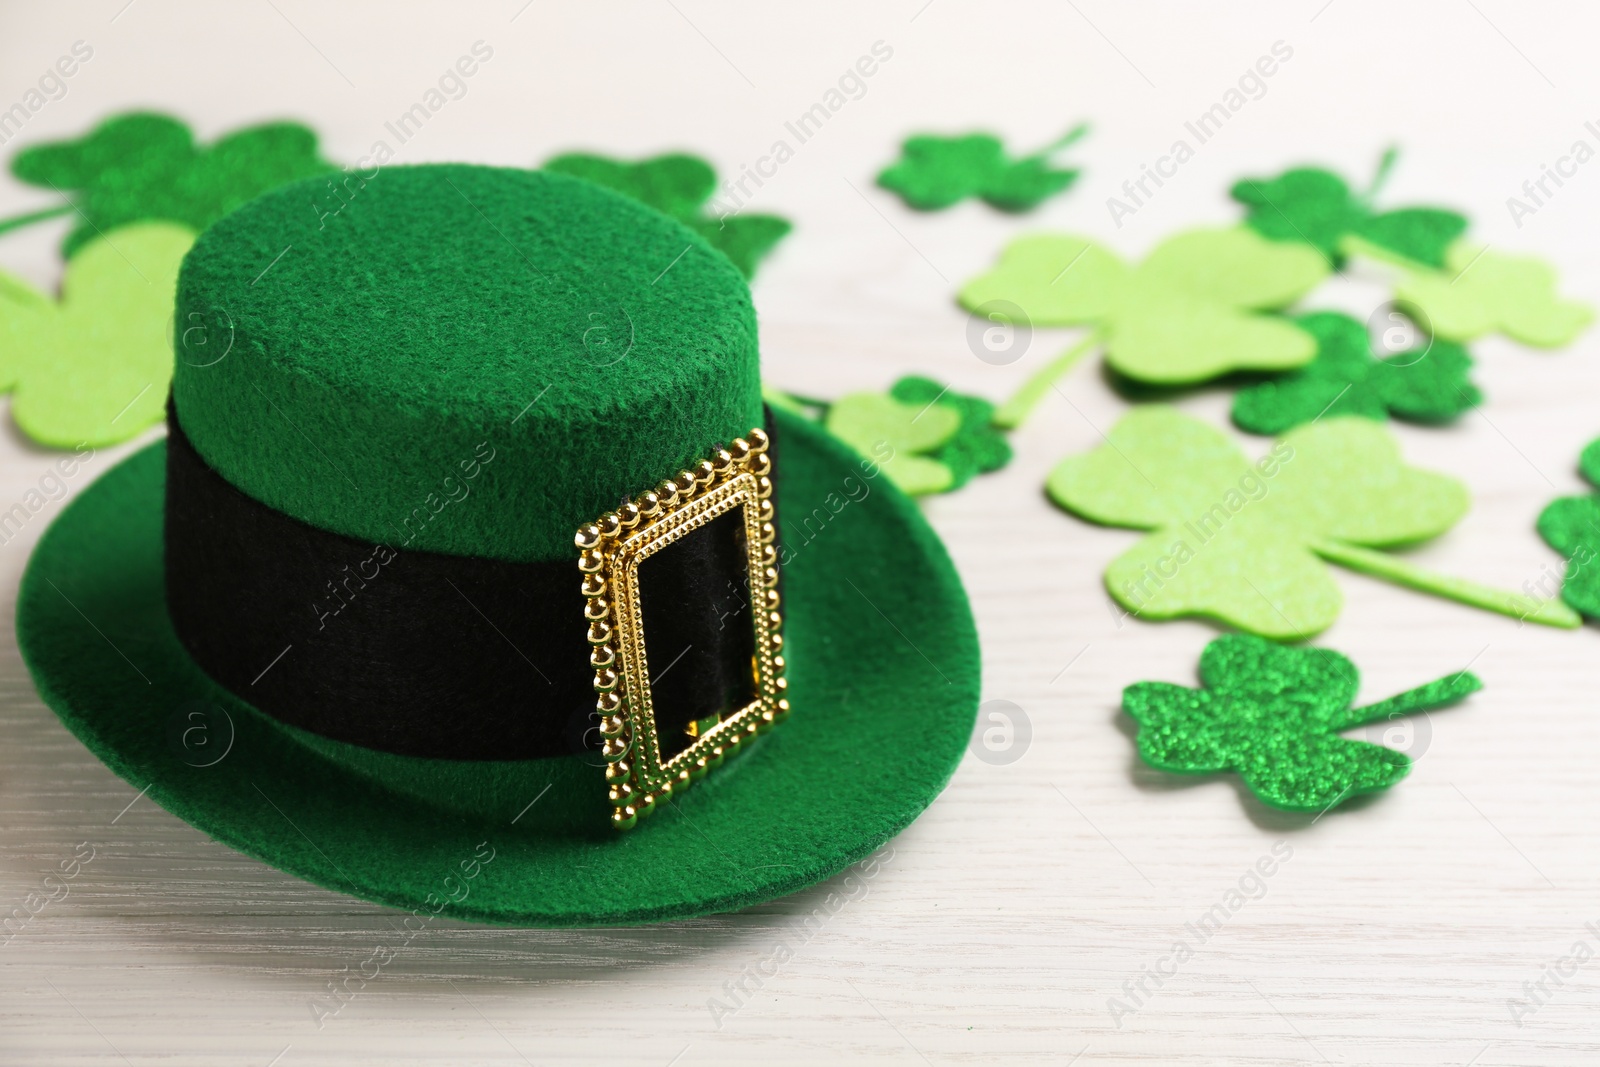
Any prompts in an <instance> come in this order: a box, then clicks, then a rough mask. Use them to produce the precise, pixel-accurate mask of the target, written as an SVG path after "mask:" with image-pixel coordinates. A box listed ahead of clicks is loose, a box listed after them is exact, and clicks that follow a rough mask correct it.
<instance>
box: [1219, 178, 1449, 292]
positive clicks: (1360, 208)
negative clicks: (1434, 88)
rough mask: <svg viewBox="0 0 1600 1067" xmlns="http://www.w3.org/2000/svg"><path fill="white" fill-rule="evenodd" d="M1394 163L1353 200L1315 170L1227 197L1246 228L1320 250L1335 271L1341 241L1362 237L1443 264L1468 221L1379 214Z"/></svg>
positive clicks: (1430, 214)
mask: <svg viewBox="0 0 1600 1067" xmlns="http://www.w3.org/2000/svg"><path fill="white" fill-rule="evenodd" d="M1393 162H1394V153H1393V152H1392V151H1391V152H1390V153H1387V154H1386V155H1385V156H1384V161H1383V163H1382V164H1380V166H1379V169H1378V176H1377V177H1376V178H1375V179H1374V180H1373V188H1372V189H1371V190H1369V191H1368V192H1367V193H1365V194H1363V195H1360V196H1357V195H1355V194H1354V193H1352V192H1351V191H1350V187H1349V186H1348V185H1346V184H1345V180H1344V179H1343V178H1341V177H1339V176H1338V175H1337V174H1335V173H1333V172H1332V171H1328V170H1323V169H1322V168H1320V167H1296V168H1295V169H1293V170H1287V171H1284V172H1283V173H1282V174H1280V175H1278V176H1277V177H1276V178H1270V179H1268V178H1245V179H1244V180H1243V181H1239V182H1236V183H1235V184H1234V186H1233V189H1232V195H1233V198H1234V199H1235V200H1237V201H1238V202H1239V203H1241V204H1244V205H1245V206H1246V207H1248V208H1249V209H1250V210H1249V213H1248V214H1247V215H1246V217H1245V222H1246V224H1247V225H1248V226H1249V227H1250V228H1251V229H1253V230H1255V231H1256V232H1257V233H1259V234H1261V235H1262V236H1263V237H1270V238H1271V239H1273V240H1274V241H1300V242H1303V243H1305V244H1309V245H1312V246H1314V247H1315V248H1318V249H1320V250H1321V252H1322V254H1323V255H1325V256H1327V257H1328V259H1329V261H1331V262H1332V263H1333V264H1334V266H1336V267H1337V266H1339V265H1341V263H1342V260H1343V251H1342V249H1341V247H1340V243H1341V242H1342V241H1343V239H1344V238H1345V236H1346V235H1349V234H1354V235H1356V236H1358V237H1364V238H1366V239H1367V240H1368V241H1371V242H1372V243H1373V244H1375V245H1379V246H1381V247H1383V248H1387V249H1389V250H1391V251H1393V252H1395V253H1397V254H1399V255H1401V256H1404V257H1405V258H1407V259H1409V260H1412V261H1414V262H1417V263H1422V264H1426V265H1428V266H1430V267H1438V266H1441V265H1443V263H1444V253H1445V249H1446V247H1448V246H1449V244H1450V243H1451V242H1452V241H1454V240H1455V239H1456V238H1458V237H1460V236H1461V235H1462V233H1464V232H1465V231H1466V228H1467V220H1466V218H1465V217H1463V216H1461V215H1459V214H1457V213H1456V212H1454V211H1447V210H1445V209H1443V208H1432V207H1414V208H1401V209H1400V210H1398V211H1386V212H1383V213H1381V214H1378V213H1375V212H1374V211H1373V210H1372V204H1371V201H1372V198H1373V196H1374V195H1375V193H1376V191H1377V187H1378V186H1380V185H1381V184H1382V181H1383V178H1384V177H1385V176H1386V175H1387V173H1388V170H1389V167H1390V166H1391V165H1392V164H1393Z"/></svg>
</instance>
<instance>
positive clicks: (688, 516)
mask: <svg viewBox="0 0 1600 1067" xmlns="http://www.w3.org/2000/svg"><path fill="white" fill-rule="evenodd" d="M767 446H768V438H767V434H766V432H765V431H764V430H762V429H760V428H757V429H754V430H751V431H750V434H749V436H748V438H739V439H738V440H735V441H734V442H733V443H732V444H731V445H729V446H728V447H727V448H718V449H717V450H716V451H715V452H713V453H712V455H711V458H710V459H706V460H702V461H700V462H699V463H698V464H696V465H695V466H694V467H692V468H690V469H689V470H685V471H680V472H678V474H677V475H676V476H674V477H672V478H669V479H667V480H666V481H664V482H662V483H661V484H660V485H659V486H657V487H656V488H655V489H654V490H652V491H650V492H646V493H642V494H640V495H639V496H638V497H637V498H635V499H634V500H631V501H628V502H626V503H624V504H623V505H622V506H621V507H619V508H618V509H617V510H616V511H613V512H608V513H607V514H605V515H602V516H601V517H600V518H599V519H598V520H596V521H595V522H592V523H590V524H588V525H587V526H584V527H582V528H581V529H580V530H578V533H577V536H576V537H575V538H574V541H575V543H576V544H577V546H578V550H579V556H578V569H579V570H580V571H582V572H583V595H584V617H585V618H586V619H587V620H588V623H589V645H590V653H589V663H590V665H591V666H593V667H594V688H595V692H596V693H597V694H598V696H597V698H596V701H595V707H596V708H597V710H598V711H599V713H600V735H601V737H602V738H603V739H604V748H603V752H604V755H605V759H606V781H607V782H608V783H609V784H610V788H609V791H608V792H609V797H610V800H611V804H612V813H611V825H612V826H614V827H616V828H617V829H618V830H631V829H633V827H634V826H635V825H636V824H637V823H638V821H639V820H640V819H641V818H645V817H647V816H649V815H650V814H651V813H652V812H654V811H655V807H656V804H657V802H658V801H664V800H667V799H668V798H670V797H671V796H672V795H673V794H674V793H681V792H682V791H683V790H685V789H687V788H688V787H689V786H690V785H691V784H693V783H694V782H697V781H699V780H700V779H702V778H704V777H705V776H706V774H707V773H709V772H710V771H712V770H713V769H715V768H716V767H718V766H720V765H721V764H722V761H723V760H724V759H726V758H727V757H728V756H730V755H732V754H734V753H735V752H737V751H738V749H739V746H740V745H742V744H743V743H744V742H746V741H748V740H750V739H751V738H754V737H756V736H757V735H758V734H762V733H765V732H766V731H768V730H770V729H771V728H772V727H773V726H775V725H777V724H778V723H779V722H782V721H783V720H784V719H785V718H787V717H788V715H789V700H788V697H787V696H786V690H787V688H788V681H787V680H786V679H785V678H784V676H783V671H784V658H783V654H782V649H783V634H782V632H781V630H782V627H783V615H782V613H781V612H780V611H779V598H778V590H777V584H778V558H777V550H776V549H775V548H774V545H773V542H774V541H775V540H776V538H777V527H776V526H775V525H774V524H773V523H774V520H773V508H772V499H771V498H772V457H771V456H770V455H768V453H767ZM736 508H738V509H742V510H743V514H744V535H745V536H744V545H745V556H746V569H747V572H748V575H749V583H750V590H751V594H752V596H751V599H752V601H753V602H754V603H755V605H756V610H754V611H753V612H752V615H753V616H754V621H753V625H754V629H755V656H754V657H753V662H752V670H753V671H754V678H753V682H754V692H755V699H754V700H752V701H750V703H748V704H746V705H744V706H743V707H740V708H737V709H734V710H733V711H732V712H731V713H729V714H726V715H721V716H718V719H717V721H716V723H715V724H714V725H708V724H707V723H705V722H702V723H701V724H699V727H698V728H697V729H696V730H695V731H694V732H695V735H696V736H695V740H694V741H693V743H691V744H690V745H689V746H688V747H687V748H685V749H683V750H682V751H681V752H678V753H676V754H675V755H673V756H671V757H670V758H666V759H663V757H662V751H661V743H660V739H659V738H658V737H657V734H656V717H655V711H654V708H653V705H652V704H651V693H650V665H649V662H648V660H647V659H646V656H645V642H644V613H643V609H642V605H641V604H640V597H639V565H640V564H641V563H643V562H644V561H645V560H647V559H649V558H650V557H651V556H652V555H654V554H655V553H656V552H659V551H660V550H662V549H663V548H666V547H667V546H668V545H670V544H672V543H673V542H674V541H677V540H678V539H679V538H681V537H684V536H686V535H688V534H690V533H693V532H694V531H695V530H698V529H700V528H701V527H703V526H705V525H707V524H708V523H710V522H711V521H712V520H713V519H715V518H717V517H718V516H720V515H724V514H726V513H728V512H730V511H733V510H734V509H736Z"/></svg>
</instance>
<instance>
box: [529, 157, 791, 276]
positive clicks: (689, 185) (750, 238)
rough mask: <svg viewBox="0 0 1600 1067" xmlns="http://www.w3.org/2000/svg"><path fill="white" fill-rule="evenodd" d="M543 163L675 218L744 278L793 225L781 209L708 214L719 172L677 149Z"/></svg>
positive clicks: (546, 167)
mask: <svg viewBox="0 0 1600 1067" xmlns="http://www.w3.org/2000/svg"><path fill="white" fill-rule="evenodd" d="M543 169H544V170H548V171H554V172H556V173H558V174H567V175H571V176H572V177H574V178H582V179H584V180H585V181H591V182H594V183H595V184H597V185H604V186H605V187H606V188H608V189H614V190H616V191H617V192H619V193H622V194H623V195H624V196H630V197H632V198H633V199H635V200H638V201H640V202H641V203H643V204H646V205H648V206H649V207H653V208H655V209H656V210H657V211H659V212H661V213H662V214H663V215H667V216H669V217H671V218H674V219H677V220H678V221H679V222H681V223H683V224H684V225H685V226H687V227H689V228H690V229H691V230H693V231H695V232H696V233H698V234H699V235H700V236H701V237H704V238H705V239H706V240H707V241H709V242H710V243H711V246H712V247H713V248H716V249H717V250H718V251H720V252H721V253H722V254H723V255H725V256H727V257H728V258H729V259H731V260H732V261H733V265H734V266H735V267H738V268H739V272H740V273H741V274H743V275H744V276H745V277H746V278H750V277H752V276H754V275H755V272H756V264H758V263H759V262H761V260H762V258H763V257H764V256H766V254H767V253H768V252H770V251H772V249H773V246H774V245H776V244H777V243H778V242H779V241H781V240H782V239H783V237H784V235H785V234H787V233H788V232H789V230H790V229H792V226H791V225H790V223H789V220H788V219H785V218H780V217H779V216H777V215H756V214H749V215H746V214H737V215H734V214H729V215H724V216H723V217H721V218H708V217H707V216H705V215H704V214H703V212H702V209H703V208H704V207H705V204H706V201H708V200H710V199H711V194H712V193H714V192H716V190H717V172H716V170H714V169H713V168H712V166H711V164H709V163H707V162H706V161H705V160H703V159H700V158H699V157H697V156H691V155H685V154H683V153H678V152H674V153H669V154H667V155H661V156H654V157H652V158H650V159H643V160H640V161H638V162H637V163H630V162H627V161H624V160H620V159H610V158H608V157H606V156H599V155H591V154H589V153H585V152H569V153H567V154H565V155H560V156H556V157H554V158H553V159H548V160H546V161H545V164H544V167H543Z"/></svg>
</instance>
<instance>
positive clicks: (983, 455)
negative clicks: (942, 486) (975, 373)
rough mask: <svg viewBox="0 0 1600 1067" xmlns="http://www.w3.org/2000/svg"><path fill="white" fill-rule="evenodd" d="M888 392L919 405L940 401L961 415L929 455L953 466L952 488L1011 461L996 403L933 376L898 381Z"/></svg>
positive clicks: (951, 468)
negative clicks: (957, 389)
mask: <svg viewBox="0 0 1600 1067" xmlns="http://www.w3.org/2000/svg"><path fill="white" fill-rule="evenodd" d="M889 395H890V396H892V397H894V398H895V399H896V400H898V401H900V403H902V404H911V405H913V406H915V407H917V408H922V407H925V406H926V405H928V404H938V405H939V406H940V407H943V408H949V409H950V410H951V411H954V412H955V413H956V414H957V415H959V416H960V417H961V425H960V426H959V427H957V429H956V432H955V434H954V435H953V436H952V437H950V438H949V439H948V440H947V441H945V442H944V444H942V445H940V446H939V448H938V449H937V450H936V451H935V452H933V453H932V454H931V455H930V456H929V458H930V459H933V460H935V461H937V462H939V463H942V464H944V465H945V466H946V467H948V468H949V469H950V476H951V483H950V489H960V488H961V487H962V486H963V485H966V484H967V483H968V482H969V481H971V480H972V479H973V478H974V477H975V476H976V475H979V474H988V473H989V472H990V471H997V470H999V469H1000V468H1002V467H1004V466H1005V465H1006V464H1007V463H1010V462H1011V444H1010V442H1008V441H1007V440H1006V435H1005V434H1003V433H1001V432H1000V431H999V430H998V429H996V428H995V426H994V405H993V404H991V403H989V401H987V400H984V399H983V398H982V397H977V396H967V395H966V394H964V393H957V392H955V391H953V390H951V389H950V388H949V387H948V386H945V385H940V384H939V383H938V382H936V381H934V380H933V379H932V378H922V377H918V376H916V375H909V376H907V377H905V378H901V379H900V380H899V381H897V382H895V383H894V385H893V386H891V387H890V389H889ZM947 491H948V490H947Z"/></svg>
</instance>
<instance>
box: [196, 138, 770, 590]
mask: <svg viewBox="0 0 1600 1067" xmlns="http://www.w3.org/2000/svg"><path fill="white" fill-rule="evenodd" d="M317 190H318V183H317V181H315V180H313V181H311V182H305V183H301V184H297V185H291V186H288V187H286V188H283V189H280V190H277V191H276V192H272V193H268V194H267V195H265V196H263V197H261V198H259V199H257V200H255V201H253V202H251V203H250V204H249V205H247V206H246V207H244V208H242V209H240V210H239V211H236V212H234V213H233V214H231V215H229V216H228V217H227V218H225V219H223V220H222V221H221V222H219V223H217V224H216V225H215V226H213V227H212V228H211V229H210V230H207V231H206V232H205V233H204V234H203V235H202V236H201V237H200V240H199V241H198V242H197V243H196V244H195V247H194V250H193V251H192V252H191V253H190V255H189V257H188V259H187V260H186V261H185V263H184V267H183V272H182V274H181V275H180V278H179V284H178V321H179V322H182V323H191V322H192V323H194V324H195V327H191V328H190V329H192V330H195V331H196V332H193V333H190V332H189V331H187V330H186V331H185V332H184V334H182V335H180V339H179V344H178V353H177V355H178V360H177V368H176V373H175V375H174V377H173V386H172V388H173V396H174V398H175V400H176V403H177V407H178V413H179V415H180V417H181V418H182V419H183V426H184V429H185V430H186V431H187V433H188V435H189V438H190V440H191V441H193V442H194V446H195V448H196V450H197V451H199V453H200V455H201V456H203V457H204V458H205V459H206V461H207V462H208V463H209V464H210V465H211V466H212V467H213V468H214V469H215V470H216V471H218V473H220V474H221V475H222V476H223V477H224V478H226V479H227V480H228V481H229V482H231V483H233V484H234V485H235V486H237V487H238V488H240V489H241V490H243V491H244V492H245V493H247V494H249V495H250V496H253V497H255V498H256V499H257V500H260V501H262V502H264V503H266V504H268V505H270V506H272V507H274V508H277V509H278V510H279V511H283V512H286V513H288V514H290V515H293V516H295V517H296V518H299V519H301V520H303V521H305V522H308V523H310V524H311V525H313V526H318V527H320V528H323V529H327V530H333V531H335V532H338V533H342V534H346V535H349V536H351V537H358V538H361V539H364V540H371V541H373V542H382V543H386V544H389V545H391V546H393V547H402V546H404V547H411V548H423V549H429V550H432V551H438V552H455V553H463V554H472V555H480V556H489V557H493V558H497V559H509V560H529V559H565V558H569V557H570V556H571V555H572V553H573V551H574V549H573V547H572V534H573V531H574V530H576V529H577V528H578V527H579V526H580V525H582V524H583V523H585V522H589V521H592V520H593V519H594V518H595V517H596V516H598V515H600V514H601V513H602V512H604V511H606V510H607V509H608V508H612V507H615V506H616V504H617V502H618V500H619V499H620V498H621V497H622V496H624V495H634V494H637V493H640V492H642V491H644V490H645V489H647V488H649V487H651V486H654V485H655V484H657V483H658V482H660V481H661V479H662V478H663V477H666V476H668V475H669V474H670V473H671V472H674V471H677V470H680V469H682V468H683V467H684V466H686V465H689V464H691V463H693V462H694V461H696V460H698V459H700V458H703V457H704V455H705V454H706V453H707V452H708V451H709V450H710V449H711V448H712V447H713V446H714V445H716V444H717V443H718V442H727V441H731V440H732V439H733V438H735V437H738V436H740V435H742V434H744V433H746V432H748V431H749V430H750V428H751V427H753V426H755V425H757V424H758V423H760V421H761V417H762V416H761V388H760V381H759V368H758V356H757V348H756V323H755V312H754V310H753V308H752V307H751V304H750V293H749V289H748V288H747V286H746V285H745V282H744V279H743V278H742V277H741V276H740V275H739V272H738V271H737V270H735V269H734V268H733V266H732V264H730V263H729V262H728V260H727V259H726V258H725V257H723V256H721V255H718V254H717V253H716V252H715V251H713V249H712V248H711V247H710V246H709V245H707V244H706V243H705V242H704V241H703V240H702V239H700V238H699V237H698V236H696V235H695V234H693V233H690V232H689V231H688V230H686V229H684V228H683V227H682V226H680V225H679V224H678V223H676V222H673V221H672V220H671V219H668V218H666V217H665V216H663V215H661V214H659V213H657V212H655V211H652V210H650V209H649V208H646V207H644V206H643V205H641V204H639V203H638V202H636V201H634V200H630V199H628V198H627V197H624V196H621V195H619V194H617V193H614V192H611V191H610V190H607V189H602V188H600V187H599V186H597V185H594V184H592V183H590V182H585V181H579V180H577V179H574V178H568V177H565V176H562V175H557V174H548V173H544V172H540V171H522V170H502V169H496V168H489V167H474V166H465V165H429V166H417V167H398V166H396V167H387V168H385V169H384V170H383V172H382V174H381V175H379V176H378V177H377V178H374V179H373V180H372V181H371V182H369V183H367V184H366V185H365V186H364V187H362V188H361V189H360V190H359V191H358V192H357V193H356V194H355V195H354V196H353V198H352V199H351V200H350V201H349V202H348V203H347V204H346V206H345V208H344V210H343V211H342V212H340V213H339V214H338V215H337V216H336V217H334V218H331V219H327V220H325V223H326V224H325V225H324V226H322V228H319V225H318V216H317V215H315V214H314V213H313V212H312V211H311V210H310V209H309V208H308V207H307V201H308V198H309V197H312V196H315V195H316V193H317ZM197 327H203V328H199V329H196V328H197ZM186 338H187V339H189V340H190V341H192V343H191V344H190V345H189V346H188V347H186V346H185V343H184V341H185V339H186ZM229 346H231V347H229ZM224 353H225V354H224ZM481 447H486V448H487V449H490V450H492V455H493V466H492V467H491V468H490V475H489V477H488V478H481V479H478V480H477V481H476V482H475V483H474V487H473V489H472V491H471V494H470V496H468V497H466V498H465V499H462V500H460V501H459V502H454V503H452V502H450V500H451V498H452V497H454V496H457V495H459V492H460V487H461V482H460V479H459V477H458V475H459V470H458V465H459V464H461V463H468V462H471V461H472V460H473V456H474V455H475V454H481V453H479V449H480V448H481Z"/></svg>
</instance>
